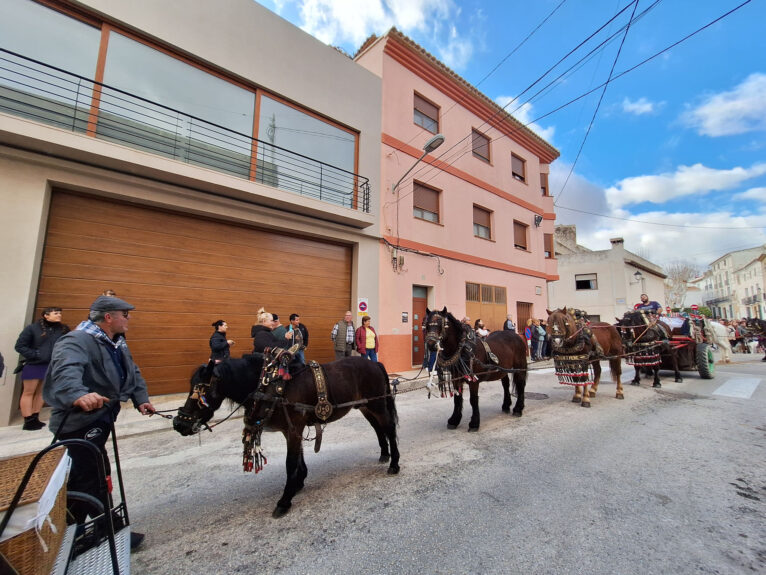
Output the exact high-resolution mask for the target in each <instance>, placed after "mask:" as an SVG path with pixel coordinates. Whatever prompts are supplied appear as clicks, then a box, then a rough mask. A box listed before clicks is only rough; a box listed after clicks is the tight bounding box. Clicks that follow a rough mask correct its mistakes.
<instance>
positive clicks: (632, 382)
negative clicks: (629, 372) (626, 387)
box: [630, 381, 641, 385]
mask: <svg viewBox="0 0 766 575" xmlns="http://www.w3.org/2000/svg"><path fill="white" fill-rule="evenodd" d="M630 385H641V382H638V381H631V382H630Z"/></svg>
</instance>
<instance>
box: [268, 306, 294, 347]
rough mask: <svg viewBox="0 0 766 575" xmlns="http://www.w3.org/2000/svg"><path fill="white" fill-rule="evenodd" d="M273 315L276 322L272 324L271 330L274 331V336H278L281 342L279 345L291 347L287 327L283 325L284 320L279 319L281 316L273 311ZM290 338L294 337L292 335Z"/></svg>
mask: <svg viewBox="0 0 766 575" xmlns="http://www.w3.org/2000/svg"><path fill="white" fill-rule="evenodd" d="M271 315H272V317H273V318H274V323H273V324H272V326H271V331H272V332H274V337H275V338H277V341H279V342H280V344H279V347H284V348H285V349H287V348H288V347H290V344H289V342H288V341H287V340H288V338H287V327H286V326H284V325H282V322H280V321H279V316H278V315H277V314H275V313H273V314H271ZM289 339H292V336H291V337H290V338H289Z"/></svg>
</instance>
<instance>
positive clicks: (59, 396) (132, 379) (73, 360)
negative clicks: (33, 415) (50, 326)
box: [43, 330, 149, 433]
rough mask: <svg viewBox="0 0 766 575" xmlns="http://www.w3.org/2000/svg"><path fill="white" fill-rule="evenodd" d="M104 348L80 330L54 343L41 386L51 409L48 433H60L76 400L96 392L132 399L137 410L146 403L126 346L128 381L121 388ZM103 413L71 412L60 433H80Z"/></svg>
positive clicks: (111, 396) (143, 388)
mask: <svg viewBox="0 0 766 575" xmlns="http://www.w3.org/2000/svg"><path fill="white" fill-rule="evenodd" d="M107 345H109V344H108V343H106V342H101V341H99V340H97V339H96V338H95V337H93V336H92V335H91V334H89V333H87V332H85V331H81V330H76V331H70V332H69V333H67V334H66V335H64V336H62V337H61V338H60V339H59V340H58V341H57V342H56V345H55V346H54V347H53V356H52V357H51V362H50V365H49V367H48V373H47V374H46V376H45V384H44V386H43V399H44V400H45V402H46V403H47V404H48V405H50V406H51V407H52V408H53V411H52V412H51V417H50V429H51V430H52V431H53V432H54V433H55V432H57V431H59V429H58V428H59V426H60V425H61V421H62V420H63V418H64V415H65V414H66V412H67V411H68V410H69V409H70V408H71V407H72V404H73V403H74V402H75V400H76V399H78V398H79V397H82V396H83V395H85V394H87V393H90V392H93V391H95V392H96V393H100V394H101V395H103V396H106V397H109V398H112V399H119V400H120V401H127V400H129V399H131V400H133V405H135V406H136V407H138V406H139V405H141V404H142V403H147V402H148V401H149V393H148V392H147V390H146V381H144V378H143V377H142V376H141V371H140V370H139V369H138V366H137V365H136V364H135V362H134V361H133V356H131V355H130V351H129V350H128V348H127V346H123V347H122V356H123V365H124V367H125V372H126V374H127V377H126V378H125V383H124V384H121V383H120V376H119V374H118V373H117V368H116V367H115V365H114V362H113V361H112V357H111V355H110V353H109V350H108V349H107V347H106V346H107ZM105 409H106V407H104V408H101V409H97V410H95V411H88V412H84V411H79V410H78V411H73V412H72V413H70V414H69V417H68V418H67V420H66V425H65V426H64V428H63V429H62V430H61V431H63V432H69V431H74V430H77V429H81V428H83V427H85V426H87V425H88V424H89V423H92V422H94V421H96V420H97V419H99V418H101V417H103V415H104V411H105Z"/></svg>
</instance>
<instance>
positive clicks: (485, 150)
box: [471, 130, 489, 161]
mask: <svg viewBox="0 0 766 575" xmlns="http://www.w3.org/2000/svg"><path fill="white" fill-rule="evenodd" d="M471 138H472V146H473V153H474V155H476V156H479V157H480V158H483V159H484V160H487V161H489V138H488V137H487V136H485V135H484V134H482V133H480V132H477V131H476V130H473V132H471Z"/></svg>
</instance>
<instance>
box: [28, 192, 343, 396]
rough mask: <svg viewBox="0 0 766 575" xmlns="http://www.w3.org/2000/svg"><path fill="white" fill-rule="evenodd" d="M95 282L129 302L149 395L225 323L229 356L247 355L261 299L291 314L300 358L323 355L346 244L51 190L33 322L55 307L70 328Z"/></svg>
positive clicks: (198, 356)
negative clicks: (299, 331) (305, 340)
mask: <svg viewBox="0 0 766 575" xmlns="http://www.w3.org/2000/svg"><path fill="white" fill-rule="evenodd" d="M107 288H111V289H113V290H115V291H116V292H117V295H118V296H119V297H121V298H123V299H126V300H127V301H129V302H130V303H132V304H133V305H135V306H136V311H135V312H133V313H132V314H131V321H130V331H129V333H128V344H129V347H130V349H131V351H132V353H133V355H134V357H135V359H136V362H137V363H138V365H139V367H140V368H141V371H142V373H143V374H144V377H145V378H146V381H147V382H148V384H149V392H150V393H151V394H162V393H174V392H180V391H187V390H188V382H189V375H190V374H191V372H192V370H193V369H194V368H195V367H196V366H198V365H199V364H200V363H203V362H205V361H207V358H208V355H209V352H210V348H209V346H208V340H209V338H210V335H211V334H212V333H213V328H212V327H210V324H211V323H212V322H214V321H215V320H217V319H219V318H220V319H225V320H226V321H227V322H228V324H229V332H228V335H229V337H230V339H234V340H235V342H236V343H235V345H234V347H233V348H232V356H234V357H239V356H240V355H242V353H246V352H249V351H251V350H252V340H251V338H250V327H251V326H252V325H253V324H254V323H255V320H256V311H257V310H258V308H260V307H261V306H263V307H265V308H266V310H267V311H270V312H273V313H277V314H279V316H280V320H282V323H284V324H287V323H288V321H287V320H288V318H289V315H290V314H291V313H293V312H295V313H298V314H300V316H301V321H302V322H303V323H304V324H305V325H306V327H307V328H308V330H309V347H308V349H307V351H306V358H307V359H316V360H318V361H329V360H331V359H333V357H334V355H333V352H332V348H331V343H332V342H331V341H330V337H329V334H330V331H331V329H332V326H333V324H334V323H335V322H336V321H338V320H339V319H340V318H342V317H343V312H345V311H346V310H347V309H348V306H349V305H350V301H351V248H350V247H348V246H344V245H338V244H333V243H328V242H323V241H318V240H315V239H308V238H304V237H297V236H292V235H283V234H278V233H274V232H269V231H264V230H260V229H254V228H249V227H244V226H239V225H232V224H230V223H225V222H221V221H214V220H208V219H203V218H198V217H194V216H188V215H185V214H179V213H172V212H167V211H161V210H156V209H151V208H146V207H143V206H137V205H132V204H124V203H119V202H114V201H107V200H104V199H97V198H93V197H89V196H80V195H74V194H70V193H64V192H54V194H53V198H52V202H51V210H50V217H49V223H48V230H47V237H46V243H45V252H44V256H43V266H42V273H41V279H40V286H39V290H38V296H37V314H38V315H37V317H39V312H40V310H41V309H42V308H43V307H46V306H51V305H58V306H61V307H62V308H64V322H65V323H67V324H68V325H69V326H70V327H72V328H74V327H75V326H76V325H77V324H78V323H79V322H80V321H81V320H83V319H85V318H86V317H87V310H88V308H89V306H90V304H91V303H92V302H93V300H94V299H95V298H96V297H97V296H98V295H100V293H101V292H102V291H103V290H104V289H107Z"/></svg>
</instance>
